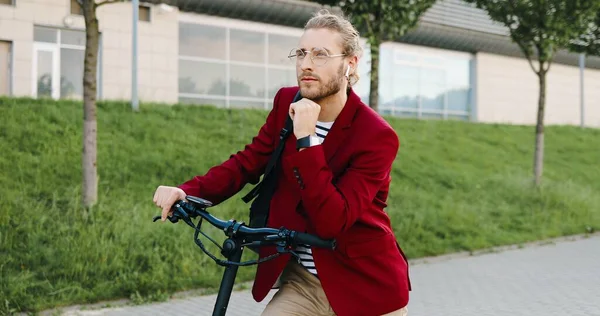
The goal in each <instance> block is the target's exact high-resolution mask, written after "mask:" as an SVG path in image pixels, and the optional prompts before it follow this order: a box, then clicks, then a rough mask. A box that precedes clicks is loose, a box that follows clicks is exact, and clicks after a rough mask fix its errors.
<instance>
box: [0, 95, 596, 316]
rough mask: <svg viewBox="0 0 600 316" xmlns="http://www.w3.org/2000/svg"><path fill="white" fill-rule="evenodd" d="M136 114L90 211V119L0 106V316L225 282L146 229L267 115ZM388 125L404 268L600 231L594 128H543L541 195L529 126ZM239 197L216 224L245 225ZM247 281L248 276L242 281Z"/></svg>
mask: <svg viewBox="0 0 600 316" xmlns="http://www.w3.org/2000/svg"><path fill="white" fill-rule="evenodd" d="M141 109H142V111H141V113H137V114H136V113H132V112H131V111H130V109H129V105H128V104H126V103H103V104H100V105H99V111H98V113H99V114H98V143H99V147H98V150H99V155H98V171H99V176H100V180H99V181H100V183H99V187H100V192H99V195H100V197H99V199H100V201H99V204H98V206H97V207H96V208H95V209H93V210H92V211H91V212H89V213H88V212H85V211H83V210H82V209H81V207H80V204H79V203H80V202H79V201H80V177H81V163H80V160H81V157H80V155H81V129H82V122H81V118H82V109H81V106H80V105H79V104H78V103H76V102H72V103H64V102H63V103H55V102H48V101H38V100H26V99H21V100H16V101H15V100H13V99H0V152H2V155H0V297H2V298H5V300H3V301H2V302H0V311H5V312H6V311H7V310H9V309H12V310H39V309H43V308H48V307H53V306H57V305H63V304H72V303H80V302H93V301H97V300H102V299H111V298H116V297H129V296H131V295H133V294H136V293H137V292H139V293H140V294H141V295H144V296H153V297H163V296H165V295H166V294H164V293H169V292H171V291H177V290H182V289H188V288H194V287H213V286H218V282H219V280H220V273H221V272H222V270H221V268H220V267H219V266H217V265H216V264H214V262H213V261H212V260H211V259H210V258H209V257H208V256H206V255H204V253H202V251H201V250H200V249H198V247H197V246H195V245H194V243H193V241H192V230H191V229H190V228H189V227H187V226H183V225H171V224H160V223H152V222H151V217H152V216H154V215H156V214H158V211H159V210H158V209H157V208H155V207H154V206H153V204H152V195H153V193H154V189H155V188H156V186H157V185H159V184H170V185H174V184H178V183H181V182H182V181H185V180H187V179H188V178H189V177H191V176H193V175H195V174H202V173H203V172H205V171H206V170H207V169H208V168H209V167H210V166H212V165H215V164H217V163H219V162H221V161H223V160H224V159H226V158H227V157H228V156H229V155H230V154H231V153H233V152H235V151H237V150H239V149H241V148H243V145H244V144H245V143H247V142H248V141H250V140H251V138H252V137H253V136H254V135H255V133H256V131H257V130H258V128H259V127H260V125H261V124H262V122H263V120H264V118H265V115H266V112H264V111H257V110H253V111H251V110H244V111H242V110H231V111H230V110H225V109H216V108H212V107H185V106H175V107H167V106H162V105H152V104H143V105H142V107H141ZM388 120H389V121H390V122H391V123H392V125H393V126H394V128H395V129H396V130H397V132H398V134H399V135H400V138H401V143H402V145H401V150H400V154H399V155H398V158H397V160H396V163H395V166H394V173H393V177H394V180H393V185H392V188H391V192H390V201H389V208H388V212H389V214H390V216H391V217H392V220H393V224H394V229H395V231H396V235H397V237H398V240H399V241H400V243H401V245H402V246H403V249H404V250H405V252H406V253H407V255H408V256H409V257H411V258H416V257H421V256H426V255H436V254H442V253H448V252H454V251H460V250H473V249H479V248H483V247H489V246H494V245H502V244H509V243H520V242H525V241H530V240H536V239H542V238H547V237H554V236H559V235H567V234H575V233H583V232H586V231H589V230H592V229H598V228H599V227H600V196H599V194H598V193H597V192H598V191H600V181H598V179H600V168H599V167H598V166H597V162H598V161H600V151H599V150H598V147H599V145H600V141H599V139H600V131H599V130H590V129H587V130H581V129H579V128H576V127H549V128H547V132H546V160H545V171H544V186H543V187H542V189H541V190H540V191H536V190H533V189H531V188H530V186H529V183H530V181H529V180H530V174H531V169H532V168H531V161H532V158H533V153H532V149H533V129H532V128H530V127H522V126H503V125H482V124H470V123H461V122H441V121H412V120H400V119H392V118H388ZM248 189H249V188H248V187H247V188H245V189H244V190H243V192H246V191H247V190H248ZM240 196H241V195H239V196H235V197H234V198H232V199H230V200H228V201H227V202H225V203H223V204H222V205H220V206H219V207H217V208H215V209H214V210H213V212H214V213H215V214H216V215H218V216H221V217H223V218H231V217H235V218H239V219H242V220H246V219H247V215H246V210H247V205H245V204H244V203H243V202H241V201H240ZM205 226H207V227H206V228H207V230H208V231H210V232H211V233H212V234H213V235H214V236H217V237H219V239H218V240H219V241H220V240H222V238H221V235H220V234H219V233H218V232H215V231H214V230H212V229H208V225H205ZM203 240H205V239H203ZM207 242H208V241H207ZM210 249H211V250H212V251H213V252H214V253H216V252H215V248H210ZM250 258H251V257H250V255H249V254H246V255H245V259H250ZM253 272H254V268H252V267H242V268H240V270H239V279H238V281H241V280H249V279H251V278H252V276H253ZM136 295H137V294H136Z"/></svg>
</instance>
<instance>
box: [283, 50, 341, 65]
mask: <svg viewBox="0 0 600 316" xmlns="http://www.w3.org/2000/svg"><path fill="white" fill-rule="evenodd" d="M307 54H310V60H311V61H312V62H313V64H315V65H317V66H323V65H325V64H326V63H327V61H328V60H329V58H333V57H340V56H346V54H337V55H329V53H328V52H327V50H326V49H325V48H321V47H316V48H313V49H312V50H310V51H307V50H302V49H299V48H294V49H292V50H291V51H290V54H289V56H288V58H289V59H290V60H291V61H292V62H294V61H295V62H296V63H301V62H302V61H303V60H304V57H306V55H307Z"/></svg>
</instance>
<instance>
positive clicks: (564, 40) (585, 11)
mask: <svg viewBox="0 0 600 316" xmlns="http://www.w3.org/2000/svg"><path fill="white" fill-rule="evenodd" d="M465 1H466V2H467V3H474V4H475V5H476V6H477V7H478V8H480V9H483V10H485V11H487V13H488V14H489V16H490V17H491V18H492V19H493V20H495V21H498V22H500V23H503V24H504V25H505V26H506V27H508V30H509V32H510V37H511V39H512V40H513V41H514V42H515V43H516V44H517V45H518V46H519V47H520V49H521V51H522V52H523V54H524V55H525V57H526V58H527V60H528V61H529V65H530V66H531V69H532V70H533V71H534V72H535V73H536V75H537V76H538V82H539V98H538V113H537V123H536V127H535V154H534V162H533V169H534V182H535V185H536V186H539V184H540V183H541V178H542V170H543V160H544V108H545V104H546V75H547V74H548V71H549V70H550V65H551V64H552V60H553V58H554V55H555V53H556V51H557V50H558V49H563V48H567V47H568V46H569V45H570V43H571V41H572V40H573V39H575V38H577V37H579V36H580V35H581V34H585V33H586V31H588V29H589V26H590V24H591V23H592V22H593V20H594V17H595V15H596V12H597V10H598V9H599V8H600V1H598V0H536V1H531V0H494V1H490V0H465ZM534 60H537V67H536V65H535V64H534Z"/></svg>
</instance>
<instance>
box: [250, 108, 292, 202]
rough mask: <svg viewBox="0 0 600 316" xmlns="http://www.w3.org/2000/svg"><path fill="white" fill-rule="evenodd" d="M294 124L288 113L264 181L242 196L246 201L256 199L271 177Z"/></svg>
mask: <svg viewBox="0 0 600 316" xmlns="http://www.w3.org/2000/svg"><path fill="white" fill-rule="evenodd" d="M293 124H294V122H293V121H292V118H291V117H290V116H289V115H288V116H287V120H286V121H285V126H284V127H283V128H282V129H281V131H280V132H279V145H278V146H277V148H275V151H274V152H273V154H272V155H271V158H270V159H269V162H268V163H267V167H266V169H265V173H264V177H263V181H261V182H260V183H259V184H257V185H256V186H255V187H254V188H253V189H252V191H250V192H248V194H246V195H245V196H244V197H243V198H242V200H243V201H244V202H246V203H248V202H250V201H252V199H254V198H255V197H256V196H257V195H258V193H259V191H260V188H261V187H262V186H263V184H264V182H265V179H266V178H267V177H269V175H270V174H271V173H272V171H273V168H274V167H275V165H276V164H277V161H278V160H279V156H281V153H282V152H283V148H284V147H285V141H286V140H287V138H288V136H289V135H290V134H291V133H292V130H293V128H294V125H293Z"/></svg>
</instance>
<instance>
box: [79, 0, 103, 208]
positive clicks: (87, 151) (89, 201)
mask: <svg viewBox="0 0 600 316" xmlns="http://www.w3.org/2000/svg"><path fill="white" fill-rule="evenodd" d="M83 11H84V13H83V14H84V18H85V30H86V31H85V33H86V34H85V35H86V36H85V39H86V41H85V59H84V70H83V159H82V167H83V204H84V206H85V207H91V206H93V205H94V204H96V201H97V200H98V176H97V170H96V154H97V150H96V131H97V130H96V69H97V64H98V40H99V37H100V31H99V28H98V19H97V18H96V4H95V2H94V0H83Z"/></svg>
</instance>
